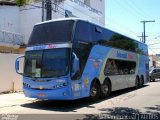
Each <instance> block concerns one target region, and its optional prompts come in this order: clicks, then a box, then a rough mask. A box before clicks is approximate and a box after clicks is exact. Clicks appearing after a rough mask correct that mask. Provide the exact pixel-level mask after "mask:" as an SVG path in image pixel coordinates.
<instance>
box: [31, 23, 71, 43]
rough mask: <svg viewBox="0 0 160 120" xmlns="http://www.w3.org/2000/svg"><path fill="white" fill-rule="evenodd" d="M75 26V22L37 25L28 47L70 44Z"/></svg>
mask: <svg viewBox="0 0 160 120" xmlns="http://www.w3.org/2000/svg"><path fill="white" fill-rule="evenodd" d="M73 24H74V21H73V20H66V21H56V22H49V23H44V24H39V25H35V26H34V28H33V31H32V34H31V36H30V39H29V43H28V46H33V45H42V44H51V43H52V44H53V43H64V42H69V41H71V36H72V29H73Z"/></svg>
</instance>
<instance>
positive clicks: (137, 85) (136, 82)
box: [135, 77, 140, 89]
mask: <svg viewBox="0 0 160 120" xmlns="http://www.w3.org/2000/svg"><path fill="white" fill-rule="evenodd" d="M139 86H140V85H139V78H138V77H136V80H135V88H136V89H137V88H139Z"/></svg>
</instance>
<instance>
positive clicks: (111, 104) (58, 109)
mask: <svg viewBox="0 0 160 120" xmlns="http://www.w3.org/2000/svg"><path fill="white" fill-rule="evenodd" d="M0 114H1V115H4V114H5V115H6V114H7V115H8V114H12V115H18V117H17V120H19V119H20V120H21V119H22V118H26V119H27V120H31V118H34V120H36V118H37V114H38V116H39V117H38V118H37V119H38V120H41V119H45V117H47V118H48V119H49V118H50V119H65V120H66V119H70V120H72V119H77V120H78V119H85V120H89V119H97V118H99V119H102V118H108V119H120V118H121V119H139V120H141V119H144V120H146V119H157V120H158V119H160V80H157V81H156V82H151V83H148V84H146V85H144V86H143V87H142V88H140V89H134V88H130V89H125V90H120V91H116V92H113V93H112V94H111V96H110V97H109V98H106V99H99V100H97V101H96V102H92V103H91V102H88V101H87V100H86V99H80V100H74V101H50V100H37V99H32V98H26V97H25V96H24V95H23V93H10V94H1V95H0ZM26 115H27V117H26ZM5 117H6V116H1V117H0V118H5ZM7 117H8V116H7ZM9 117H16V116H9Z"/></svg>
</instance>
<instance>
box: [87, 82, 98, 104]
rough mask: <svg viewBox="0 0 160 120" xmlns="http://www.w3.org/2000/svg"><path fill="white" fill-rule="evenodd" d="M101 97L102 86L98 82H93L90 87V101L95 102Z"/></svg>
mask: <svg viewBox="0 0 160 120" xmlns="http://www.w3.org/2000/svg"><path fill="white" fill-rule="evenodd" d="M99 96H100V86H99V84H98V83H97V82H96V81H93V82H92V84H91V87H90V96H89V97H88V100H89V101H95V100H97V99H98V98H99Z"/></svg>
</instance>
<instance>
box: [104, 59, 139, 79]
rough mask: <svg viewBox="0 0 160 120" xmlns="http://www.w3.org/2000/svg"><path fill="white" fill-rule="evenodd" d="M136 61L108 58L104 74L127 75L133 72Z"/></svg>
mask: <svg viewBox="0 0 160 120" xmlns="http://www.w3.org/2000/svg"><path fill="white" fill-rule="evenodd" d="M135 70H136V62H135V61H126V60H117V59H108V60H107V62H106V65H105V69H104V74H105V75H106V76H107V75H128V74H135Z"/></svg>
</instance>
